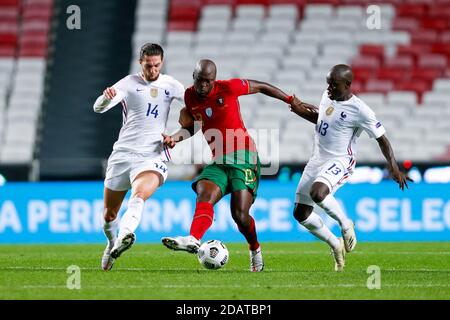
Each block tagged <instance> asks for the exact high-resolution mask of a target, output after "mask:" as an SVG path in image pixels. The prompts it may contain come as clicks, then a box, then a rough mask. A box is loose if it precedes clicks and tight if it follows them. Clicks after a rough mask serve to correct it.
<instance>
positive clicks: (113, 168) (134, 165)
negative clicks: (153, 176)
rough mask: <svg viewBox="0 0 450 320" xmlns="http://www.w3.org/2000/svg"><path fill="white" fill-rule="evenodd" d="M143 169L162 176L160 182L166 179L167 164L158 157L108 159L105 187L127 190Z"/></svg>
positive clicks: (114, 189)
mask: <svg viewBox="0 0 450 320" xmlns="http://www.w3.org/2000/svg"><path fill="white" fill-rule="evenodd" d="M110 162H112V163H110ZM144 171H154V172H156V173H159V174H160V176H161V178H162V183H161V184H163V183H164V182H165V181H166V179H167V174H168V172H167V165H166V163H165V161H163V160H162V159H161V158H159V157H158V158H153V159H145V158H141V159H139V158H134V159H131V160H122V161H117V160H116V161H114V162H113V161H111V159H110V160H108V167H107V168H106V177H105V187H106V188H108V189H110V190H113V191H125V190H129V189H131V184H132V183H133V181H134V179H136V177H137V176H138V174H140V173H141V172H144Z"/></svg>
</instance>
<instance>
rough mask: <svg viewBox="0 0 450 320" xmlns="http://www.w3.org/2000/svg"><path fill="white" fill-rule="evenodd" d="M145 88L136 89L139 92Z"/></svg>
mask: <svg viewBox="0 0 450 320" xmlns="http://www.w3.org/2000/svg"><path fill="white" fill-rule="evenodd" d="M143 90H144V89H136V91H137V92H139V91H143Z"/></svg>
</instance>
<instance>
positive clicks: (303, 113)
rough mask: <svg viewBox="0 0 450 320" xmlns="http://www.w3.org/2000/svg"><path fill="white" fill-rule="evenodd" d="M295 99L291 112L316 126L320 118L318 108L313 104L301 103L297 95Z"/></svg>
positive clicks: (290, 108)
mask: <svg viewBox="0 0 450 320" xmlns="http://www.w3.org/2000/svg"><path fill="white" fill-rule="evenodd" d="M293 97H294V98H293V100H292V103H291V105H290V106H289V110H291V111H292V112H294V113H295V114H297V115H298V116H300V117H302V118H303V119H305V120H308V121H309V122H312V123H314V124H316V123H317V119H318V118H319V113H318V108H317V107H316V106H313V105H312V104H309V103H306V102H302V101H300V99H298V98H297V97H296V96H295V95H294V96H293Z"/></svg>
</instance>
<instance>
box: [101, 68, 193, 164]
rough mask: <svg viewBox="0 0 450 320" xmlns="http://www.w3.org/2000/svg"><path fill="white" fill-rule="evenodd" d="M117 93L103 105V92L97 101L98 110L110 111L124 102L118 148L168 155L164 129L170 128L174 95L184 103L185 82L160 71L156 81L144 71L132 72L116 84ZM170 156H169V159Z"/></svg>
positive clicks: (134, 151) (141, 152)
mask: <svg viewBox="0 0 450 320" xmlns="http://www.w3.org/2000/svg"><path fill="white" fill-rule="evenodd" d="M113 87H114V88H115V89H116V92H117V95H116V96H115V97H114V99H112V100H111V102H110V103H108V104H107V105H106V106H101V105H100V103H101V102H102V100H103V95H102V96H100V97H98V98H97V101H96V102H95V104H94V110H95V112H100V113H103V112H106V111H107V110H109V109H111V108H112V107H113V106H114V105H116V104H118V103H119V102H120V103H121V104H122V113H123V124H122V128H121V130H120V133H119V138H118V139H117V141H116V143H114V147H113V150H114V151H116V152H121V151H125V152H132V153H135V154H137V155H138V156H141V157H148V158H153V157H158V156H160V155H162V156H163V158H168V155H167V154H166V156H165V157H164V149H163V143H162V141H163V137H162V135H161V133H162V132H164V130H165V129H166V123H167V118H168V115H169V110H170V104H171V103H172V101H173V99H177V100H179V101H180V102H181V103H184V91H185V89H184V86H183V85H182V84H181V83H180V82H179V81H177V80H175V79H174V78H173V77H171V76H168V75H165V74H160V75H159V77H158V79H157V80H155V81H147V80H145V79H144V78H143V77H142V75H141V74H140V73H138V74H133V75H128V76H126V77H125V78H123V79H121V80H120V81H118V82H117V83H116V84H114V85H113ZM167 160H169V159H167Z"/></svg>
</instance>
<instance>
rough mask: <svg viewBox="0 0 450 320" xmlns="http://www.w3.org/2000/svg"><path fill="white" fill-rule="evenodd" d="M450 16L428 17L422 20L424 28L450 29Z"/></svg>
mask: <svg viewBox="0 0 450 320" xmlns="http://www.w3.org/2000/svg"><path fill="white" fill-rule="evenodd" d="M449 18H450V17H446V18H426V19H423V20H422V28H424V29H433V30H436V31H445V30H448V28H449V26H450V22H449V21H450V20H449Z"/></svg>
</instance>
